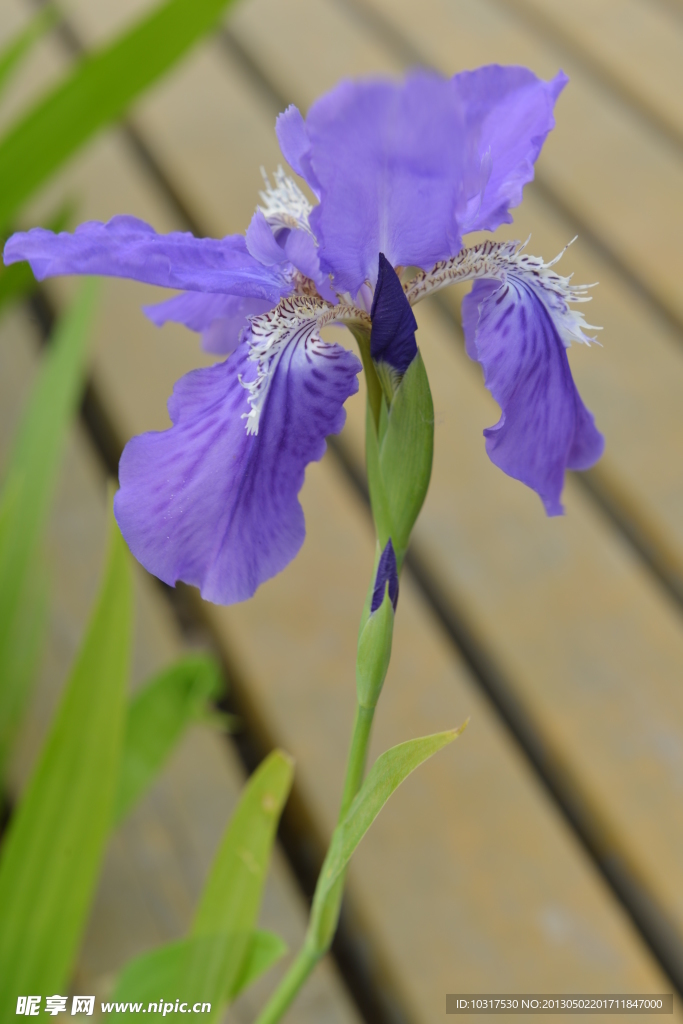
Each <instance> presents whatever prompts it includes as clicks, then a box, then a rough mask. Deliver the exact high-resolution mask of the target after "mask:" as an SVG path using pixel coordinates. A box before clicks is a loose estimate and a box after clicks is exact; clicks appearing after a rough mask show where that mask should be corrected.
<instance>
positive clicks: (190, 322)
mask: <svg viewBox="0 0 683 1024" xmlns="http://www.w3.org/2000/svg"><path fill="white" fill-rule="evenodd" d="M566 81H567V79H566V77H565V75H564V74H563V73H561V72H560V73H559V74H558V75H557V76H556V77H555V78H554V79H553V80H552V81H550V82H544V81H542V80H540V79H538V78H537V77H536V76H535V75H534V74H532V73H531V72H530V71H528V70H527V69H525V68H520V67H500V66H496V65H494V66H489V67H483V68H480V69H478V70H476V71H471V72H464V73H462V74H458V75H456V76H455V77H453V78H450V79H447V78H443V77H440V76H438V75H437V74H434V73H430V72H425V71H416V72H413V73H411V74H409V75H408V76H407V77H406V78H405V79H404V80H403V81H401V82H393V81H388V80H382V79H372V80H365V81H354V82H352V81H344V82H342V83H340V84H339V85H338V86H337V87H336V88H334V89H333V90H332V91H331V92H329V93H327V94H326V95H324V96H322V97H321V98H320V99H319V100H317V101H316V102H315V103H314V104H313V106H312V107H311V109H310V111H309V113H308V116H307V117H306V118H305V119H304V117H303V116H302V115H301V113H300V112H299V110H297V108H296V107H293V106H291V107H289V109H288V110H286V111H285V112H284V113H283V114H281V115H280V117H279V118H278V120H277V125H276V131H277V136H278V139H279V143H280V148H281V150H282V153H283V155H284V157H285V160H286V161H287V163H288V164H289V166H290V167H291V168H292V170H293V171H294V172H295V174H296V175H298V176H299V177H300V178H302V179H303V180H304V181H305V182H306V184H307V185H308V187H309V189H310V192H311V193H312V194H313V195H314V196H315V197H316V200H317V202H316V203H315V204H314V205H311V204H310V203H309V201H308V199H307V198H306V196H305V195H304V192H303V191H302V189H301V188H300V187H299V185H298V184H297V183H296V182H295V181H294V180H293V179H292V178H291V177H289V176H288V175H287V174H286V173H285V172H284V171H283V170H282V168H280V169H279V170H278V171H277V173H276V174H275V176H274V181H273V183H271V182H270V181H269V180H268V179H267V178H266V179H265V189H264V191H263V192H262V193H261V198H262V203H261V205H260V206H259V207H258V208H257V210H256V212H255V214H254V216H253V219H252V221H251V223H250V225H249V227H248V229H247V231H246V234H245V236H242V235H230V236H228V237H226V238H222V239H211V238H195V237H193V236H192V235H191V234H186V233H180V232H173V233H171V234H168V235H158V234H157V233H156V232H155V231H154V230H153V228H151V227H150V226H149V225H147V224H145V223H144V222H142V221H140V220H137V219H135V218H133V217H115V218H113V220H111V221H109V222H108V223H106V224H102V223H98V222H89V223H85V224H82V225H81V226H80V227H79V228H77V230H76V231H75V232H74V233H73V234H68V233H63V234H58V235H55V234H53V233H51V232H49V231H46V230H43V229H42V228H34V229H33V230H31V231H29V232H27V233H24V234H17V235H14V236H13V237H12V238H11V239H10V240H9V241H8V243H7V245H6V248H5V262H6V263H14V262H16V261H18V260H24V259H25V260H28V261H29V262H30V264H31V267H32V268H33V271H34V273H35V275H36V277H37V278H38V279H39V280H42V279H43V278H46V277H49V276H52V275H56V274H104V275H112V276H118V277H128V278H132V279H134V280H137V281H143V282H148V283H151V284H156V285H161V286H162V287H166V288H174V289H180V290H181V294H179V295H177V296H174V297H172V298H170V299H168V300H166V301H165V302H162V303H160V304H159V305H155V306H152V307H148V308H146V310H145V312H146V314H147V316H148V317H149V318H150V319H151V320H152V321H153V322H154V323H155V324H158V325H161V324H163V323H165V322H166V321H175V322H180V323H183V324H185V325H187V326H188V327H189V328H191V329H192V330H194V331H199V332H201V334H202V338H203V344H204V348H205V349H206V350H208V351H209V352H214V353H218V354H221V355H223V356H227V357H228V358H226V359H224V360H223V361H221V362H218V363H216V364H215V365H213V366H211V367H209V368H207V369H198V370H194V371H193V372H191V373H189V374H187V376H185V377H183V378H182V379H181V380H180V381H178V383H177V384H176V386H175V388H174V391H173V395H172V397H171V399H170V401H169V413H170V416H171V420H172V422H173V426H172V427H170V428H169V429H168V430H165V431H161V432H155V433H148V434H143V435H141V436H139V437H135V438H133V439H132V440H131V441H130V442H129V443H128V444H127V445H126V448H125V451H124V453H123V456H122V459H121V466H120V484H121V487H120V490H119V492H118V493H117V496H116V502H115V513H116V517H117V520H118V523H119V525H120V527H121V530H122V532H123V535H124V537H125V538H126V540H127V542H128V544H129V546H130V548H131V550H132V552H133V554H134V555H135V556H136V557H137V558H138V560H139V561H140V562H142V564H143V565H144V566H145V567H146V568H147V569H148V570H149V571H150V572H152V573H153V574H155V575H156V576H158V577H160V578H161V579H162V580H164V581H165V582H166V583H168V584H171V585H174V584H175V583H176V581H177V580H179V579H180V580H184V581H185V582H187V583H190V584H193V585H195V586H197V587H199V588H200V590H201V593H202V595H203V596H204V597H205V598H207V599H208V600H210V601H214V602H217V603H220V604H231V603H233V602H236V601H241V600H244V599H246V598H248V597H250V596H251V595H252V594H253V593H254V591H255V590H256V588H257V587H258V586H259V585H260V584H261V583H262V582H263V581H265V580H266V579H268V578H270V577H271V576H274V575H275V574H276V573H278V572H280V571H281V570H282V569H283V568H284V567H285V566H286V565H287V564H288V563H289V562H290V561H291V559H292V558H294V556H295V555H296V554H297V552H298V550H299V548H300V547H301V544H302V543H303V539H304V534H305V526H304V516H303V511H302V509H301V506H300V504H299V501H298V493H299V491H300V489H301V487H302V484H303V481H304V473H305V469H306V466H307V464H308V463H309V462H311V461H314V460H318V459H320V458H321V457H322V455H323V453H324V451H325V447H326V442H325V438H326V437H327V435H329V434H334V433H338V432H339V431H340V430H341V429H342V426H343V424H344V419H345V412H344V403H345V401H346V399H347V398H349V396H350V395H353V394H354V393H355V392H356V391H357V390H358V380H357V375H358V373H359V371H360V370H361V363H360V362H359V361H358V359H357V358H356V356H355V355H354V354H352V352H351V351H349V350H348V349H346V348H344V347H342V346H341V345H339V344H330V343H328V342H326V341H323V340H322V338H321V336H320V331H321V328H323V327H324V326H326V325H327V324H332V323H336V324H342V325H346V326H347V327H349V328H350V329H351V330H352V332H353V334H354V335H355V337H356V339H358V340H359V341H360V343H361V346H362V345H363V344H366V345H367V346H368V347H369V350H370V352H371V355H372V359H373V362H374V364H375V366H376V367H377V370H378V375H379V377H380V379H381V380H382V382H383V385H384V387H385V391H386V393H387V395H388V398H389V400H390V399H391V394H392V389H394V388H395V387H396V386H397V385H398V383H399V382H400V379H401V376H402V374H403V373H404V372H405V370H406V369H407V367H408V366H409V364H410V362H411V361H412V359H413V358H414V357H415V355H416V353H417V348H416V343H415V329H416V326H417V325H416V322H415V319H414V316H413V312H412V308H411V307H412V306H413V305H414V304H415V303H416V302H417V301H419V300H420V299H422V298H423V297H425V296H426V295H429V294H431V293H432V292H434V291H436V290H437V289H439V288H442V287H444V286H446V285H448V284H450V283H451V282H454V281H465V280H469V279H471V280H473V281H474V285H473V288H472V291H471V292H470V294H469V295H468V296H467V297H466V298H465V300H464V303H463V326H464V331H465V338H466V343H467V352H468V353H469V355H470V356H471V357H472V358H473V359H475V360H478V361H479V363H480V364H481V365H482V367H483V371H484V379H485V384H486V387H487V388H489V390H490V391H491V393H492V395H493V397H494V398H495V399H496V401H497V402H498V404H499V405H500V408H501V416H500V419H499V421H498V423H496V425H495V426H493V427H490V428H489V429H487V430H486V431H485V432H484V433H485V436H486V449H487V452H488V454H489V457H490V458H491V459H492V461H493V462H494V463H495V464H496V465H497V466H499V467H500V468H501V469H502V470H503V471H504V472H505V473H507V474H509V475H510V476H512V477H515V478H516V479H518V480H521V481H522V482H523V483H525V484H527V485H528V486H529V487H532V488H533V489H534V490H535V491H537V493H538V494H539V495H540V497H541V499H542V501H543V503H544V505H545V508H546V511H547V513H548V514H549V515H557V514H558V513H561V511H562V506H561V503H560V495H561V491H562V487H563V481H564V472H565V469H567V468H570V469H585V468H587V467H588V466H590V465H592V464H593V463H594V462H595V461H596V460H597V459H598V458H599V456H600V454H601V452H602V448H603V439H602V436H601V435H600V434H599V432H598V431H597V430H596V428H595V425H594V422H593V417H592V415H591V414H590V412H588V410H587V409H586V407H585V406H584V405H583V402H582V401H581V398H580V396H579V394H578V391H577V389H576V386H575V385H574V382H573V380H572V376H571V372H570V369H569V364H568V361H567V353H566V349H567V348H568V347H569V345H570V344H571V342H572V341H577V342H582V343H588V342H589V340H590V339H589V337H588V336H587V335H586V333H585V329H586V328H587V326H588V325H586V323H585V321H584V319H583V316H582V315H581V314H580V313H579V312H577V311H576V310H574V309H572V308H571V307H570V303H574V302H582V301H586V299H587V298H588V296H587V295H586V292H585V286H575V285H572V284H571V282H570V280H569V279H568V278H563V277H560V276H559V275H558V274H557V273H556V272H555V271H554V270H553V269H552V267H553V264H554V263H555V262H556V261H553V262H552V263H549V264H546V263H544V262H543V261H542V260H541V259H538V258H536V257H533V256H530V255H527V254H526V252H525V251H524V247H523V246H521V247H520V245H519V244H518V243H516V242H495V241H486V242H485V243H483V244H480V245H477V246H475V247H473V248H469V249H467V248H463V236H464V235H466V234H467V233H468V232H473V231H482V230H487V231H494V230H495V229H496V228H497V227H498V226H499V225H500V224H503V223H509V222H511V220H512V218H511V216H510V213H509V210H510V208H511V207H514V206H516V205H517V204H519V203H520V202H521V199H522V189H523V186H524V185H525V184H526V183H527V182H528V181H530V180H531V179H532V177H533V166H534V162H535V160H536V158H537V157H538V154H539V152H540V150H541V147H542V145H543V142H544V140H545V138H546V135H547V134H548V132H549V131H550V130H551V128H552V127H553V126H554V119H553V107H554V103H555V101H556V99H557V96H558V95H559V93H560V92H561V90H562V88H563V87H564V85H565V83H566ZM409 268H419V271H418V272H417V273H416V274H415V270H414V269H413V271H412V272H413V274H414V275H415V276H413V277H412V278H410V276H409V275H410V269H409ZM401 275H403V276H404V277H406V278H408V279H407V280H406V282H405V283H402V281H401Z"/></svg>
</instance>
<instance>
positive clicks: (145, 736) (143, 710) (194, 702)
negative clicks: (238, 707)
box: [114, 654, 223, 822]
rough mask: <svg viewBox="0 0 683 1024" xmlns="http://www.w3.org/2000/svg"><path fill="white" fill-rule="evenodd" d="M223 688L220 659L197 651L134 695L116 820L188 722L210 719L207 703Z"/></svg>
mask: <svg viewBox="0 0 683 1024" xmlns="http://www.w3.org/2000/svg"><path fill="white" fill-rule="evenodd" d="M222 688H223V678H222V675H221V670H220V667H219V665H218V664H217V663H216V661H215V660H214V659H213V658H211V657H209V656H208V655H202V654H195V655H188V656H187V657H185V658H181V659H180V660H179V661H176V662H175V663H174V664H173V665H171V666H170V667H169V668H167V669H164V671H163V672H160V673H159V674H158V675H157V676H155V677H154V679H152V680H151V681H150V682H148V683H147V684H146V686H144V687H143V688H142V689H141V690H140V691H139V692H138V693H136V694H135V696H134V697H133V699H132V700H131V703H130V706H129V709H128V715H127V717H126V726H125V739H124V745H123V756H122V760H121V774H120V777H119V788H118V793H117V797H116V805H115V810H114V821H115V822H118V821H120V820H121V818H123V816H124V815H125V814H126V813H127V812H128V810H129V809H130V808H131V807H132V805H133V804H134V803H135V801H136V800H138V799H139V798H140V796H141V795H142V793H143V792H144V791H145V789H147V787H148V786H149V785H150V783H151V782H152V780H153V779H154V776H155V775H156V774H157V773H158V772H159V770H160V769H161V767H162V766H163V764H164V762H165V761H166V759H167V757H168V756H169V754H170V753H171V751H172V750H173V748H174V746H175V745H176V743H177V742H178V740H179V739H180V737H181V736H182V734H183V732H184V731H185V729H186V728H187V726H188V725H189V724H190V723H191V722H197V721H201V720H204V719H206V718H207V716H208V713H209V708H208V707H207V704H208V702H209V701H210V700H212V699H213V698H215V697H218V696H219V695H220V693H221V690H222Z"/></svg>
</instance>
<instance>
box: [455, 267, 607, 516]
mask: <svg viewBox="0 0 683 1024" xmlns="http://www.w3.org/2000/svg"><path fill="white" fill-rule="evenodd" d="M463 324H464V328H465V333H466V338H467V345H468V352H470V354H473V353H475V352H476V356H475V358H477V359H478V360H479V362H480V363H481V364H482V366H483V369H484V381H485V384H486V387H487V388H488V389H489V391H490V392H491V394H492V395H493V397H494V398H495V400H496V402H498V404H499V406H500V408H501V417H500V420H499V421H498V423H497V424H496V425H495V426H494V427H489V428H488V429H486V430H485V431H484V436H485V437H486V450H487V452H488V455H489V458H490V459H491V461H492V462H494V463H495V465H496V466H498V467H499V468H500V469H502V470H503V472H505V473H507V474H508V476H512V477H514V478H515V479H516V480H521V481H522V483H525V484H526V485H527V486H528V487H531V488H533V490H535V491H536V492H537V493H538V494H539V496H540V498H541V500H542V501H543V504H544V506H545V509H546V512H547V513H548V515H550V516H554V515H560V514H561V513H562V512H563V507H562V504H561V501H560V496H561V494H562V488H563V486H564V472H565V469H587V468H588V467H589V466H592V465H593V464H594V463H595V462H597V460H598V459H599V458H600V456H601V455H602V451H603V448H604V439H603V437H602V434H600V432H599V431H598V430H597V429H596V427H595V423H594V420H593V416H592V415H591V413H590V412H589V411H588V410H587V409H586V407H585V406H584V404H583V402H582V401H581V397H580V395H579V393H578V391H577V389H576V385H575V384H574V381H573V379H572V375H571V370H570V368H569V362H568V359H567V351H566V348H565V345H564V343H563V340H562V338H561V337H560V333H559V331H558V328H557V325H556V322H555V319H554V316H553V313H552V310H551V308H549V306H548V304H547V303H546V302H545V301H544V299H543V295H542V292H539V291H538V290H537V289H536V288H535V287H534V286H533V284H532V283H530V282H529V281H527V280H525V279H524V278H522V277H521V276H516V275H512V274H508V275H507V279H506V280H505V281H503V282H502V283H500V282H491V281H475V283H474V286H473V288H472V291H471V293H470V294H469V295H468V296H466V297H465V299H464V300H463Z"/></svg>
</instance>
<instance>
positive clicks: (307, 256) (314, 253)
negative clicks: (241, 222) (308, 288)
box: [246, 210, 336, 302]
mask: <svg viewBox="0 0 683 1024" xmlns="http://www.w3.org/2000/svg"><path fill="white" fill-rule="evenodd" d="M246 242H247V248H248V249H249V252H250V253H251V255H252V256H253V257H254V258H255V259H257V260H258V261H259V262H260V263H263V264H264V265H265V266H276V265H279V266H282V267H285V266H286V265H287V264H290V265H291V266H292V267H294V268H295V269H296V270H298V271H300V273H302V274H303V275H304V277H308V278H310V279H311V280H312V281H314V282H315V284H316V286H317V288H318V291H319V293H320V294H321V295H322V297H323V298H324V299H327V301H328V302H334V301H335V300H336V296H335V294H334V292H333V291H332V289H331V288H330V282H329V279H328V277H327V275H326V274H323V273H322V271H321V269H320V259H319V257H318V246H317V244H316V241H315V238H314V237H313V235H312V234H311V233H310V232H309V231H302V230H299V229H298V228H286V229H284V230H280V231H278V233H277V236H276V235H275V234H273V229H272V228H271V226H270V224H269V223H268V221H267V220H266V218H265V216H264V214H263V211H262V210H257V211H256V213H255V214H254V216H253V217H252V218H251V223H250V224H249V227H248V228H247V234H246Z"/></svg>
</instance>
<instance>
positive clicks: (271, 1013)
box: [257, 944, 320, 1024]
mask: <svg viewBox="0 0 683 1024" xmlns="http://www.w3.org/2000/svg"><path fill="white" fill-rule="evenodd" d="M319 959H320V957H319V956H318V955H317V954H316V953H315V952H314V951H313V950H311V949H309V947H308V945H307V944H304V945H303V946H302V948H301V949H300V950H299V954H298V956H297V958H296V960H295V961H294V963H293V964H292V966H291V967H290V968H289V970H288V971H287V973H286V974H285V976H284V978H283V979H282V981H281V982H280V984H279V985H278V987H277V988H276V989H275V992H274V993H273V995H272V996H271V997H270V999H269V1000H268V1003H267V1004H266V1007H265V1009H264V1010H263V1012H262V1013H261V1016H260V1017H259V1019H258V1021H257V1024H276V1022H277V1021H279V1020H280V1019H281V1017H282V1016H283V1015H284V1014H285V1013H286V1012H287V1010H288V1009H289V1007H290V1005H291V1003H292V1001H293V1000H294V998H295V997H296V995H297V993H298V991H299V989H300V988H301V986H302V985H303V983H304V982H305V981H306V979H307V978H308V976H309V974H310V973H311V971H312V970H313V968H314V967H315V965H316V964H317V962H318V960H319Z"/></svg>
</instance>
